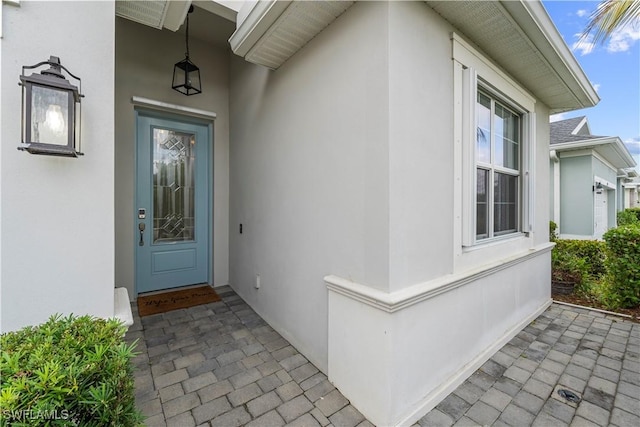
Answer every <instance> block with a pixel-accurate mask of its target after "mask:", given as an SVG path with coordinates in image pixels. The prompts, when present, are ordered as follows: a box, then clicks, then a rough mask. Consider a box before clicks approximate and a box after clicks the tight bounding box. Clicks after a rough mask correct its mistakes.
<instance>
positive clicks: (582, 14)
mask: <svg viewBox="0 0 640 427" xmlns="http://www.w3.org/2000/svg"><path fill="white" fill-rule="evenodd" d="M588 14H589V12H587V11H586V10H584V9H580V10H578V11H577V12H576V15H578V16H579V17H580V18H582V17H583V16H587V15H588Z"/></svg>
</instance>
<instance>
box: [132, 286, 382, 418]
mask: <svg viewBox="0 0 640 427" xmlns="http://www.w3.org/2000/svg"><path fill="white" fill-rule="evenodd" d="M216 292H217V293H218V295H219V296H220V297H221V298H222V301H219V302H215V303H211V304H205V305H200V306H197V307H192V308H189V309H183V310H176V311H171V312H168V313H164V314H156V315H153V316H145V317H143V318H140V317H138V313H137V307H136V306H135V304H133V305H132V310H133V312H134V325H133V326H132V327H131V328H130V329H129V332H128V333H127V340H129V341H131V340H134V339H136V338H138V339H139V344H138V351H140V352H141V354H140V355H138V356H137V357H136V358H135V359H134V360H133V362H134V365H135V366H136V368H137V369H136V373H135V385H136V404H137V405H138V408H139V409H140V410H142V412H143V413H144V414H145V415H146V416H147V417H148V418H147V420H146V422H145V424H146V425H148V426H165V425H166V426H176V427H188V426H196V425H198V426H222V427H232V426H240V425H247V426H282V425H285V424H289V425H292V426H326V425H329V424H333V425H336V426H356V425H360V426H362V427H365V426H371V424H370V423H369V422H368V421H366V420H365V419H364V417H363V416H362V414H361V413H360V412H358V411H357V410H356V409H355V408H354V407H353V406H352V405H350V404H349V401H348V400H347V399H345V398H344V396H342V394H341V393H340V392H339V391H338V390H336V388H335V387H333V385H331V383H329V381H328V380H327V377H326V376H325V375H324V374H323V373H321V372H320V371H319V370H318V369H317V368H316V367H315V366H314V365H313V364H311V363H309V361H308V360H307V359H306V358H305V357H304V356H302V355H301V354H300V353H299V352H298V351H297V350H296V349H295V348H293V347H292V346H291V345H290V344H289V343H288V342H287V341H286V340H285V339H284V338H282V336H280V334H278V333H277V332H275V331H274V330H273V329H272V328H271V327H270V326H269V325H267V323H266V322H265V321H264V320H262V319H261V318H260V317H259V316H258V315H257V314H256V313H255V312H254V311H253V310H252V309H251V308H250V307H249V306H248V305H247V304H246V303H245V302H244V301H243V300H242V299H241V298H240V297H239V296H238V295H237V294H236V293H235V292H234V291H233V290H232V289H231V288H230V287H228V286H225V287H220V288H216Z"/></svg>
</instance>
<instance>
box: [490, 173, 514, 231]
mask: <svg viewBox="0 0 640 427" xmlns="http://www.w3.org/2000/svg"><path fill="white" fill-rule="evenodd" d="M517 203H518V177H517V176H514V175H507V174H504V173H498V172H496V173H495V182H494V196H493V231H494V234H495V235H496V236H498V235H500V234H505V233H512V232H515V231H517V220H518V207H517Z"/></svg>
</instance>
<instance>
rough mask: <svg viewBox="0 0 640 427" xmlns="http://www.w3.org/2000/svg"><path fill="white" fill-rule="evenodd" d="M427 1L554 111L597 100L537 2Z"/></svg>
mask: <svg viewBox="0 0 640 427" xmlns="http://www.w3.org/2000/svg"><path fill="white" fill-rule="evenodd" d="M426 3H427V4H428V5H429V6H430V7H431V8H433V9H434V10H435V11H436V12H437V13H438V14H440V15H441V16H442V17H443V18H444V19H446V20H447V21H449V22H450V23H451V24H452V25H453V26H454V27H456V28H457V29H458V30H459V31H460V32H461V33H462V34H464V35H465V36H466V38H467V39H468V40H470V41H472V42H473V43H474V44H475V45H476V46H478V47H479V48H480V49H481V50H482V51H483V52H484V53H485V54H487V56H488V57H490V58H491V59H492V60H493V61H494V62H496V63H497V64H498V65H499V66H501V67H502V68H503V69H504V70H505V71H506V72H507V73H509V74H510V75H511V76H513V77H514V78H515V80H517V81H518V82H520V83H521V84H523V85H524V86H525V87H526V88H527V89H528V90H530V91H531V92H532V93H534V94H535V95H536V97H538V99H540V100H541V101H542V102H544V103H545V104H546V105H547V106H549V108H550V109H551V112H552V113H556V112H561V111H570V110H575V109H580V108H585V107H591V106H594V105H595V104H597V103H598V101H599V100H600V99H599V98H598V95H597V94H596V92H595V90H594V89H593V87H592V85H591V83H590V82H589V79H588V78H587V76H586V75H585V73H584V71H583V70H582V68H581V67H580V65H579V64H578V62H577V60H576V59H575V57H574V56H573V54H572V53H571V51H570V50H569V48H568V47H567V45H566V44H565V43H564V41H563V39H562V36H560V34H559V33H558V31H557V29H556V28H555V26H554V25H553V22H552V21H551V19H550V18H549V15H548V14H547V13H546V11H545V10H544V7H543V6H542V4H541V3H540V2H539V1H521V0H518V1H430V0H426Z"/></svg>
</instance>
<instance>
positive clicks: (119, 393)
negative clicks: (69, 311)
mask: <svg viewBox="0 0 640 427" xmlns="http://www.w3.org/2000/svg"><path fill="white" fill-rule="evenodd" d="M125 331H126V329H125V328H124V327H123V326H122V325H121V324H120V323H119V322H118V321H116V320H103V319H96V318H92V317H89V316H82V317H73V316H69V317H66V318H65V317H60V316H53V317H51V318H50V319H49V321H47V322H46V323H44V324H42V325H39V326H36V327H27V328H24V329H21V330H19V331H16V332H9V333H6V334H3V335H0V348H1V354H2V357H1V358H0V376H1V377H2V389H1V393H0V408H1V410H0V426H9V425H11V426H22V425H24V426H27V425H28V426H72V425H78V426H123V427H127V426H138V425H142V424H141V422H142V415H141V414H140V412H139V411H138V410H137V409H136V407H135V392H134V383H133V375H132V367H131V358H132V357H133V356H134V355H135V353H134V347H135V345H136V344H135V343H134V344H132V345H130V346H128V345H127V344H126V343H125V342H123V336H124V333H125Z"/></svg>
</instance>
